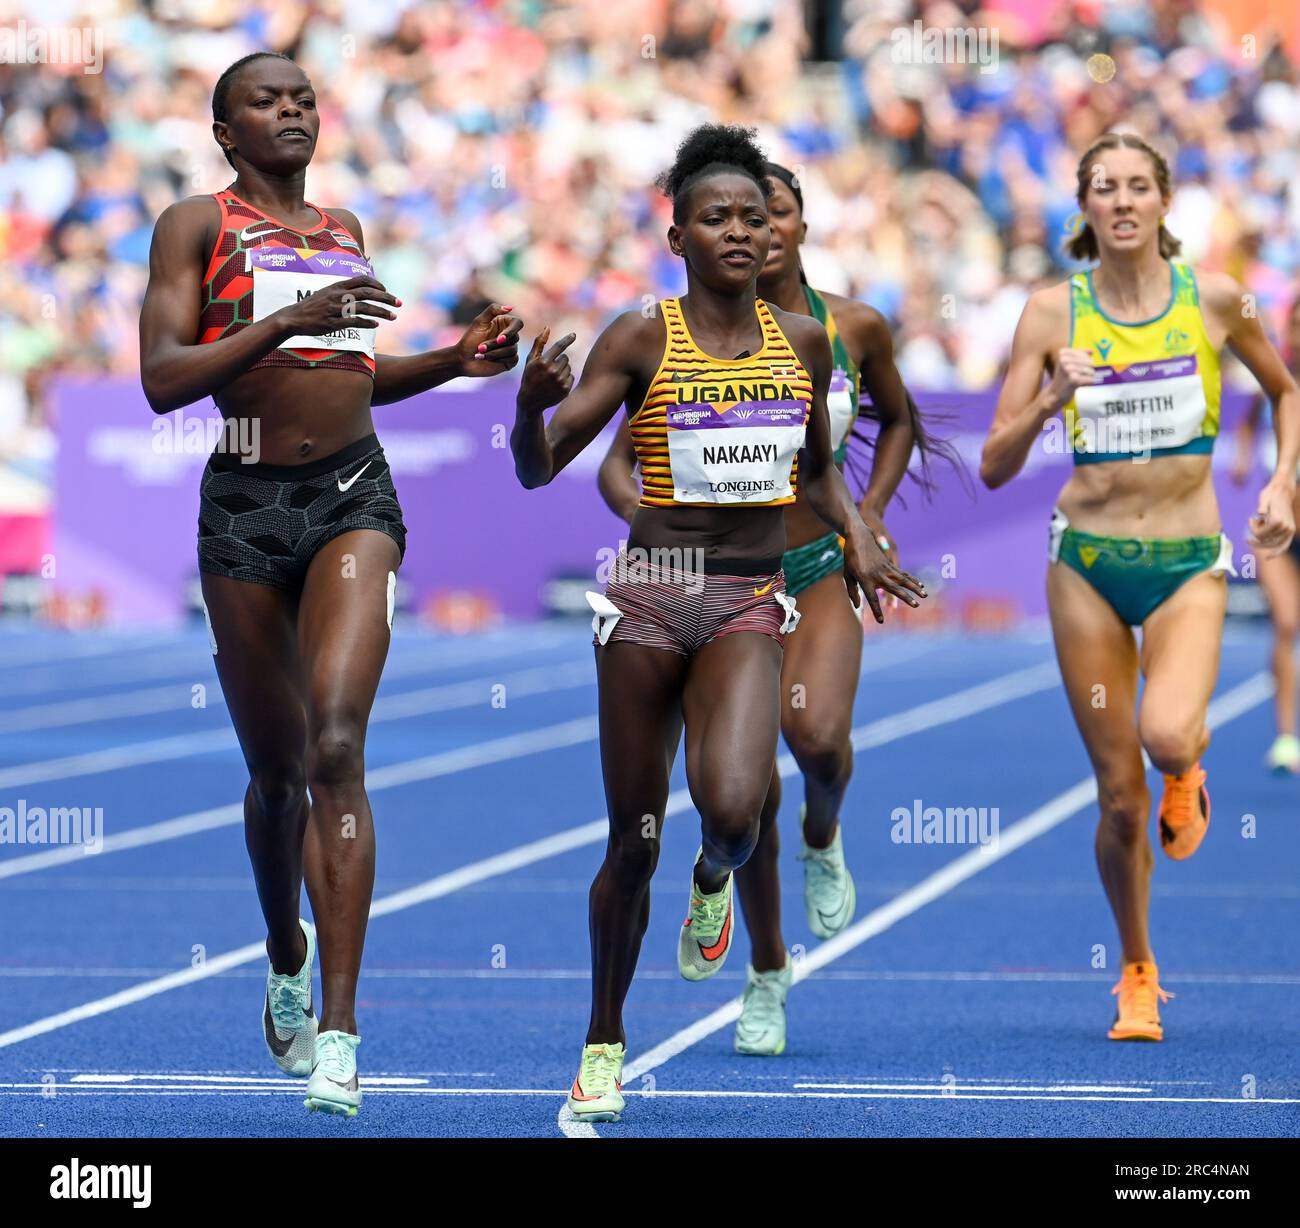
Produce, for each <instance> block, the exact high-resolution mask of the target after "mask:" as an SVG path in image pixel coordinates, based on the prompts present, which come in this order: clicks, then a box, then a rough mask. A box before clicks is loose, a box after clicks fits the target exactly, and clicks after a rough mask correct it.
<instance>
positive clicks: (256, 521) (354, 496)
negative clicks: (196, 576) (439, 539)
mask: <svg viewBox="0 0 1300 1228" xmlns="http://www.w3.org/2000/svg"><path fill="white" fill-rule="evenodd" d="M353 529H376V530H378V531H379V532H380V533H387V534H388V536H389V537H391V538H392V539H393V541H395V542H396V543H397V549H398V550H399V551H400V552H401V554H403V555H404V554H405V553H406V525H405V524H403V523H402V509H401V506H400V505H399V504H398V502H397V491H396V490H394V489H393V479H392V475H391V474H390V473H389V470H388V461H387V460H386V459H385V458H384V450H383V448H381V447H380V446H379V440H378V439H377V438H376V437H375V436H374V435H367V436H366V438H364V439H358V440H357V442H356V443H354V444H349V445H348V447H346V448H343V449H342V450H341V451H338V452H335V453H334V454H333V455H332V456H326V457H322V458H321V459H320V460H316V461H310V462H308V463H307V464H303V465H262V464H256V465H246V464H244V463H243V462H242V461H241V460H240V458H239V457H238V456H237V455H235V454H233V453H226V452H214V453H213V454H212V456H210V457H209V458H208V464H207V467H206V468H205V469H204V471H203V481H202V483H201V485H200V488H199V570H200V571H204V572H208V573H210V574H212V575H218V576H229V577H230V578H231V579H234V580H246V581H248V582H249V583H251V584H269V585H271V586H272V587H273V588H282V589H287V590H289V591H291V592H298V591H299V590H300V589H301V588H302V584H303V579H304V578H305V576H306V574H307V566H308V564H309V563H310V562H311V560H312V558H313V557H314V556H315V554H316V552H317V551H318V550H319V549H320V548H321V547H322V546H324V545H325V544H326V542H328V541H331V540H332V539H333V538H335V537H338V536H339V534H340V533H349V532H351V531H352V530H353Z"/></svg>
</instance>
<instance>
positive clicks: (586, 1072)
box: [569, 1045, 627, 1121]
mask: <svg viewBox="0 0 1300 1228" xmlns="http://www.w3.org/2000/svg"><path fill="white" fill-rule="evenodd" d="M626 1056H627V1053H626V1051H625V1050H624V1048H623V1046H622V1045H584V1046H583V1049H582V1062H581V1064H580V1066H579V1068H578V1074H577V1077H576V1078H575V1079H574V1080H573V1086H572V1087H571V1088H569V1112H570V1113H572V1114H573V1115H574V1117H576V1118H577V1119H578V1120H579V1121H617V1120H618V1118H619V1114H620V1113H622V1111H623V1084H622V1082H621V1079H622V1077H623V1059H624V1058H625V1057H626Z"/></svg>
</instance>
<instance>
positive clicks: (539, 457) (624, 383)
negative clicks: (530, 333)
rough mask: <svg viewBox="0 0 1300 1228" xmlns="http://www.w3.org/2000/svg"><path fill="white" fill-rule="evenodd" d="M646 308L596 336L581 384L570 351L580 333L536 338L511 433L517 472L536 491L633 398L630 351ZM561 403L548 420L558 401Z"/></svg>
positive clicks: (547, 332)
mask: <svg viewBox="0 0 1300 1228" xmlns="http://www.w3.org/2000/svg"><path fill="white" fill-rule="evenodd" d="M638 324H644V320H643V319H642V317H641V315H640V313H638V312H634V311H629V312H625V313H624V314H623V315H621V316H619V317H618V319H616V320H615V321H614V322H613V323H612V324H611V325H610V326H609V327H608V328H607V329H605V331H604V332H603V333H601V335H600V336H599V337H598V338H597V339H596V344H595V345H594V346H593V347H592V351H591V353H590V354H589V355H588V357H587V365H586V366H585V367H584V368H583V372H582V380H581V381H580V382H579V384H578V386H577V387H576V388H575V387H574V385H573V371H572V369H571V368H570V366H569V356H568V355H567V354H566V353H565V352H564V351H565V350H566V349H568V348H569V346H570V345H572V344H573V341H574V334H573V333H568V334H567V335H565V336H563V337H561V338H560V339H559V340H558V341H557V342H555V344H554V345H552V346H551V347H550V348H549V349H546V348H544V347H545V346H546V342H547V341H548V340H549V338H550V335H551V330H550V329H549V328H544V329H542V331H541V332H540V333H539V334H538V336H537V339H536V340H535V341H534V342H533V348H532V350H531V351H530V352H529V355H528V361H527V363H525V365H524V374H523V378H522V379H521V380H520V383H519V394H518V396H517V398H516V400H515V427H514V430H513V431H511V432H510V450H511V452H513V453H514V458H515V473H516V474H517V475H518V477H519V481H520V484H521V485H523V486H524V487H526V488H527V489H529V490H531V489H533V488H534V487H536V486H545V485H546V484H547V483H548V482H550V481H551V480H552V479H554V477H555V475H556V474H557V473H559V472H560V470H562V469H563V468H564V467H565V465H567V464H568V463H569V462H570V461H571V460H573V458H574V457H575V456H577V455H578V454H579V453H580V452H581V451H582V450H583V449H584V448H585V447H586V446H587V445H588V444H589V443H590V442H591V441H592V440H593V439H595V438H596V436H597V435H599V434H600V432H601V430H602V429H603V428H604V426H605V424H606V423H607V422H608V421H609V420H610V419H611V418H612V417H613V416H614V414H615V413H616V412H617V410H618V407H619V406H620V405H622V404H623V402H624V401H625V400H626V399H627V395H628V389H629V388H630V387H631V383H632V371H631V369H630V358H629V355H630V354H631V353H633V352H634V351H633V346H634V343H635V340H636V330H637V326H638ZM556 404H559V408H558V409H557V410H556V411H555V413H554V414H552V415H551V420H550V422H549V423H548V422H546V420H545V417H544V415H545V411H546V410H547V409H548V408H549V407H550V406H552V405H556Z"/></svg>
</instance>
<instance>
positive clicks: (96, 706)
mask: <svg viewBox="0 0 1300 1228" xmlns="http://www.w3.org/2000/svg"><path fill="white" fill-rule="evenodd" d="M595 680H596V668H595V664H594V663H593V662H592V661H591V660H590V659H589V658H586V657H584V658H583V659H582V660H581V661H574V662H571V663H569V664H565V665H547V666H538V667H535V668H533V669H526V670H519V671H517V672H516V673H513V674H488V675H485V676H483V677H480V678H467V679H466V680H465V681H464V682H452V683H444V684H443V685H440V686H433V687H421V688H419V689H418V690H414V691H402V692H400V693H398V694H396V695H382V694H381V695H380V696H379V698H378V699H377V700H376V701H375V706H374V708H373V710H372V712H371V717H370V720H371V723H372V724H374V723H376V722H379V721H395V720H402V719H404V718H406V717H410V716H421V715H425V714H427V713H430V712H446V711H449V710H451V709H453V708H472V707H474V706H475V705H476V704H481V705H483V706H484V707H487V706H488V705H489V704H490V703H491V701H492V699H493V696H494V694H498V692H494V691H493V688H494V687H501V688H503V689H502V690H501V691H500V692H499V694H500V695H501V697H502V699H503V700H504V702H507V703H508V702H509V701H510V699H512V698H517V697H518V696H521V695H538V694H545V693H547V692H549V691H553V690H561V689H563V688H566V687H577V686H582V685H583V684H584V683H594V682H595ZM192 698H193V696H192V692H191V690H190V684H189V683H178V684H177V685H175V686H165V687H151V688H148V689H146V690H140V691H126V692H117V693H116V694H112V695H96V696H92V697H90V698H85V699H69V700H63V701H61V702H59V703H52V704H31V705H29V706H28V707H25V708H11V709H10V710H9V711H7V712H3V713H0V733H27V732H29V731H31V730H34V729H58V728H62V727H64V726H67V725H84V724H89V723H91V722H94V721H107V720H120V719H121V718H122V717H126V716H147V715H150V714H155V713H159V712H174V713H177V714H178V715H179V714H181V713H183V712H189V711H192V710H193V709H192V703H191V700H192ZM204 706H205V708H207V709H212V708H224V707H225V706H226V700H225V696H223V695H222V694H221V688H220V687H219V686H216V687H214V688H213V689H212V691H211V693H210V694H209V695H207V696H205V705H204ZM231 741H232V743H233V741H234V739H233V736H232V737H231Z"/></svg>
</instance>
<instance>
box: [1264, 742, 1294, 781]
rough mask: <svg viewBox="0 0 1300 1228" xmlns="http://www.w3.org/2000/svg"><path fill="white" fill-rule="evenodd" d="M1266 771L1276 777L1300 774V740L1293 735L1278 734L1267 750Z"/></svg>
mask: <svg viewBox="0 0 1300 1228" xmlns="http://www.w3.org/2000/svg"><path fill="white" fill-rule="evenodd" d="M1268 770H1269V771H1270V772H1272V773H1273V774H1274V775H1276V776H1283V775H1285V774H1286V773H1287V772H1300V738H1297V737H1296V736H1295V734H1293V733H1279V734H1278V735H1277V738H1276V739H1275V740H1274V742H1273V745H1272V746H1270V747H1269V748H1268Z"/></svg>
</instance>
